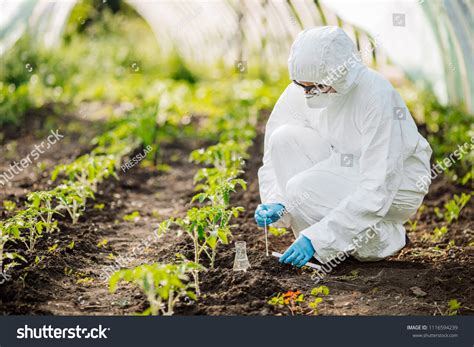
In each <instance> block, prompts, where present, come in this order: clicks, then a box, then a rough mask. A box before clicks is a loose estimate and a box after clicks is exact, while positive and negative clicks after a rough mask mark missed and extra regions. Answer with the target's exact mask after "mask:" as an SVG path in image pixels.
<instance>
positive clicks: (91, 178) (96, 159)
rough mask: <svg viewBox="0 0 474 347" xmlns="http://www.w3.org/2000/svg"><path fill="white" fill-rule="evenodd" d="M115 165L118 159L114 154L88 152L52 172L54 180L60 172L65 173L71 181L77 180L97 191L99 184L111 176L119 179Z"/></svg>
mask: <svg viewBox="0 0 474 347" xmlns="http://www.w3.org/2000/svg"><path fill="white" fill-rule="evenodd" d="M115 167H116V159H115V157H114V156H113V155H91V154H86V155H83V156H81V157H79V158H77V159H76V160H75V161H74V162H72V163H71V164H66V165H59V166H57V167H56V168H55V169H54V171H53V173H52V174H51V179H52V180H53V181H54V180H56V178H57V177H58V175H59V174H60V173H64V174H66V175H67V176H68V178H69V181H75V182H77V183H78V184H80V185H82V186H84V187H89V188H90V189H91V190H92V192H96V191H97V184H99V183H100V182H102V181H103V180H104V179H106V178H108V177H109V176H114V177H115V178H117V179H118V177H117V174H116V173H115Z"/></svg>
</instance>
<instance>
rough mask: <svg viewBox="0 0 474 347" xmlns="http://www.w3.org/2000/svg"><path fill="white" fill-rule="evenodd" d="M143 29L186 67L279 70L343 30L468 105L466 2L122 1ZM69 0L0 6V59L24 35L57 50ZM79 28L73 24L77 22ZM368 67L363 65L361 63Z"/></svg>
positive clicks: (445, 97) (471, 76)
mask: <svg viewBox="0 0 474 347" xmlns="http://www.w3.org/2000/svg"><path fill="white" fill-rule="evenodd" d="M126 2H127V3H128V4H129V5H131V6H132V7H134V8H135V9H136V11H137V12H138V13H139V14H140V15H141V16H142V17H143V18H144V19H145V20H146V21H147V22H148V23H149V25H150V27H151V28H152V30H153V32H154V34H155V36H156V38H157V41H158V43H159V45H160V46H161V47H162V48H163V49H165V50H171V49H176V50H177V51H178V52H179V53H180V54H181V55H182V56H183V59H185V60H186V61H188V62H192V63H209V62H213V61H216V60H218V59H224V60H225V61H226V62H227V63H228V64H234V63H235V61H240V60H244V61H246V62H247V63H248V64H250V63H251V62H252V61H254V59H255V60H257V59H259V61H264V62H265V64H264V65H265V66H270V67H271V66H275V64H278V65H284V64H285V63H286V58H287V55H288V51H289V47H290V45H291V42H292V41H293V39H294V37H295V36H296V34H297V33H298V32H299V31H300V30H302V29H303V28H309V27H313V26H315V25H324V24H329V25H342V26H343V28H344V29H345V30H346V31H347V32H348V34H349V35H350V36H351V37H353V39H354V40H355V41H357V43H358V45H359V48H360V49H361V50H362V49H363V47H365V45H366V44H367V43H370V42H375V47H376V53H377V55H378V57H377V62H378V64H383V60H384V59H380V58H379V56H382V57H383V58H388V59H389V61H390V62H391V63H393V64H395V65H397V66H399V67H401V68H402V69H403V71H404V72H405V73H407V74H408V75H409V76H410V77H411V78H413V79H415V80H417V81H423V82H425V83H426V84H427V85H429V86H431V87H432V88H433V90H434V92H435V93H436V95H437V97H438V98H439V100H440V101H441V102H451V103H456V104H458V103H465V104H466V106H467V109H468V110H470V111H472V110H473V105H474V100H473V99H474V97H473V90H474V71H473V69H474V66H473V64H472V52H473V42H474V40H473V39H472V34H473V19H472V14H473V3H472V2H470V1H468V0H457V1H449V0H433V1H425V0H405V1H401V0H391V1H390V0H366V1H357V2H354V1H348V0H345V1H344V0H323V1H320V2H319V3H318V1H313V0H293V1H282V0H275V1H270V0H262V1H254V0H246V1H236V0H228V1H225V0H222V1H186V2H184V1H163V0H156V1H150V0H147V1H143V0H142V1H140V0H135V1H133V0H132V1H126ZM75 3H76V1H74V0H70V1H69V0H67V1H66V0H62V1H61V0H58V1H51V0H37V1H34V0H20V1H18V0H3V1H0V55H1V54H2V53H4V52H5V51H6V50H7V49H8V48H10V47H11V46H12V45H13V44H14V43H15V41H16V40H18V38H20V37H21V35H22V34H24V33H25V32H27V31H29V32H31V33H32V34H33V35H35V36H36V38H37V40H38V41H41V42H43V43H44V44H45V45H46V46H53V45H55V44H57V43H58V42H60V38H61V34H62V31H63V29H64V27H65V23H66V22H67V20H68V18H69V17H70V15H71V11H72V9H73V7H74V5H75ZM75 20H77V19H75ZM365 59H366V60H367V59H369V58H368V57H366V58H365Z"/></svg>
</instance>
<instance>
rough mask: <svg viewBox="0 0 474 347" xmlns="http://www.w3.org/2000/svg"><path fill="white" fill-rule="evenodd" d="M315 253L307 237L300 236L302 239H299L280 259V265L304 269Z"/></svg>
mask: <svg viewBox="0 0 474 347" xmlns="http://www.w3.org/2000/svg"><path fill="white" fill-rule="evenodd" d="M314 252H315V251H314V248H313V245H312V244H311V241H310V239H308V238H307V237H306V236H303V235H300V237H298V238H297V239H296V241H295V242H293V243H292V245H291V246H290V247H288V249H287V250H286V252H285V253H283V255H282V256H281V257H280V263H285V264H292V265H294V266H297V267H302V266H303V265H304V264H306V263H307V262H308V261H309V260H310V259H311V257H312V256H313V255H314Z"/></svg>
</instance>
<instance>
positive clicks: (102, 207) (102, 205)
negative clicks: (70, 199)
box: [94, 204, 105, 211]
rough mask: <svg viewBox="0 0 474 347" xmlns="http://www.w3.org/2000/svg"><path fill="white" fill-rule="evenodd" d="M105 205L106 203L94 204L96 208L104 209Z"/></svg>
mask: <svg viewBox="0 0 474 347" xmlns="http://www.w3.org/2000/svg"><path fill="white" fill-rule="evenodd" d="M104 207H105V204H94V210H100V211H102V210H103V209H104Z"/></svg>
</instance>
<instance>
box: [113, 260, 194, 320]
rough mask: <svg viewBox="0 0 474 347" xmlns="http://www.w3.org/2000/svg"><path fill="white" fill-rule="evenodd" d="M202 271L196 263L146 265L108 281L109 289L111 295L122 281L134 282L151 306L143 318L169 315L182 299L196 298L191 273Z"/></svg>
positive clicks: (118, 274) (114, 276)
mask: <svg viewBox="0 0 474 347" xmlns="http://www.w3.org/2000/svg"><path fill="white" fill-rule="evenodd" d="M202 269H203V267H202V266H201V265H199V264H196V263H193V262H183V263H180V264H159V263H155V264H151V265H149V264H145V265H140V266H137V267H135V268H133V269H126V270H119V271H117V272H115V273H114V274H113V275H112V276H111V277H110V279H109V287H110V291H111V292H115V290H116V288H117V284H118V283H119V282H120V281H125V282H129V283H133V284H135V285H136V286H138V288H140V290H141V291H142V292H143V293H144V294H145V296H146V298H147V300H148V303H149V305H150V307H149V308H148V309H146V310H145V311H144V312H143V313H142V314H143V315H159V314H162V315H167V316H170V315H173V313H174V311H173V308H174V306H175V305H176V303H177V302H178V301H179V300H180V299H181V298H183V297H189V298H191V299H193V300H196V299H197V298H196V294H195V293H194V292H193V289H194V288H193V284H192V282H189V276H188V274H189V273H190V272H197V271H201V270H202Z"/></svg>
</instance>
